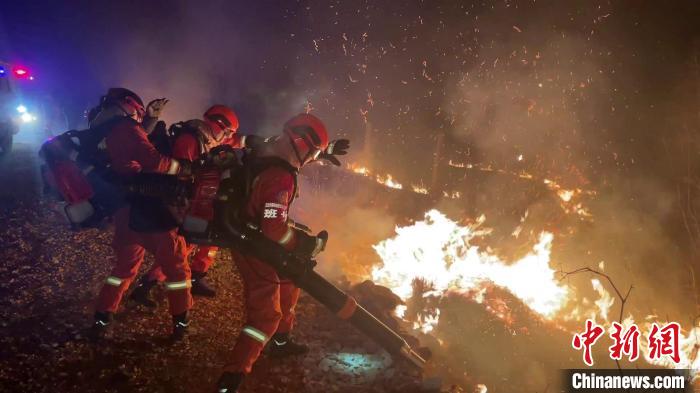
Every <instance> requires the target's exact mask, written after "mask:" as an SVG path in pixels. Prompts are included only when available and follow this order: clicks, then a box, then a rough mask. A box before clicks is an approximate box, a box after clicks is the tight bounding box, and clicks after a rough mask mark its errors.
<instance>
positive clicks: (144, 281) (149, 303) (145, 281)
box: [129, 264, 165, 308]
mask: <svg viewBox="0 0 700 393" xmlns="http://www.w3.org/2000/svg"><path fill="white" fill-rule="evenodd" d="M163 281H165V274H164V273H163V269H161V267H160V265H158V264H154V265H153V266H151V269H150V270H149V271H148V272H146V274H144V275H143V276H141V279H140V280H139V282H138V284H137V285H136V288H134V290H133V291H132V292H131V295H130V296H129V299H131V300H133V301H134V302H136V303H139V304H141V305H144V306H146V307H149V308H154V307H157V306H158V304H157V303H156V301H155V300H153V296H152V293H151V291H152V290H153V288H155V287H156V285H158V283H159V282H163Z"/></svg>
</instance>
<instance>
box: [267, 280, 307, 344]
mask: <svg viewBox="0 0 700 393" xmlns="http://www.w3.org/2000/svg"><path fill="white" fill-rule="evenodd" d="M300 292H301V291H300V290H299V288H297V287H296V286H294V284H293V283H292V282H290V281H286V280H285V281H282V283H281V284H280V307H281V309H282V319H281V320H280V323H279V326H278V327H277V332H276V333H275V334H274V336H272V340H271V341H270V348H269V353H270V356H272V357H286V356H294V355H303V354H305V353H307V352H309V347H307V346H306V345H303V344H299V343H297V342H295V341H294V340H292V338H291V336H290V335H289V333H290V332H291V331H292V328H293V327H294V321H295V319H296V318H295V316H294V309H295V307H296V305H297V301H298V300H299V293H300Z"/></svg>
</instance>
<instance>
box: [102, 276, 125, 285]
mask: <svg viewBox="0 0 700 393" xmlns="http://www.w3.org/2000/svg"><path fill="white" fill-rule="evenodd" d="M105 282H106V283H107V284H109V285H113V286H115V287H118V286H120V285H122V279H121V278H119V277H114V276H109V277H107V280H105Z"/></svg>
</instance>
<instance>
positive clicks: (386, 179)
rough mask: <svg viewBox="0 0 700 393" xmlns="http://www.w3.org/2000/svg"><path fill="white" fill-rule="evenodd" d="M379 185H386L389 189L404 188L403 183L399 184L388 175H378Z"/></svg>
mask: <svg viewBox="0 0 700 393" xmlns="http://www.w3.org/2000/svg"><path fill="white" fill-rule="evenodd" d="M377 183H379V184H384V185H385V186H387V187H389V188H395V189H397V190H400V189H402V188H403V185H401V183H399V182H397V181H396V180H395V179H394V178H393V177H392V176H391V175H390V174H388V173H387V174H386V175H384V176H381V175H378V176H377Z"/></svg>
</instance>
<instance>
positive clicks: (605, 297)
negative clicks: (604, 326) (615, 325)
mask: <svg viewBox="0 0 700 393" xmlns="http://www.w3.org/2000/svg"><path fill="white" fill-rule="evenodd" d="M591 284H592V285H593V289H595V291H596V292H598V295H599V296H600V298H599V299H598V300H596V301H595V305H596V306H597V307H598V314H599V315H600V316H601V317H602V318H603V320H604V321H606V322H608V313H609V312H610V308H611V307H612V305H613V304H614V303H615V299H614V298H613V297H612V296H611V295H610V292H608V291H607V290H606V289H605V288H604V287H603V284H601V282H600V280H598V279H597V278H594V279H592V280H591ZM595 317H596V315H595V313H594V314H593V315H592V316H591V319H593V320H595V319H596V318H595Z"/></svg>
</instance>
